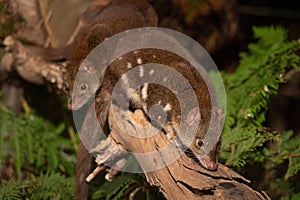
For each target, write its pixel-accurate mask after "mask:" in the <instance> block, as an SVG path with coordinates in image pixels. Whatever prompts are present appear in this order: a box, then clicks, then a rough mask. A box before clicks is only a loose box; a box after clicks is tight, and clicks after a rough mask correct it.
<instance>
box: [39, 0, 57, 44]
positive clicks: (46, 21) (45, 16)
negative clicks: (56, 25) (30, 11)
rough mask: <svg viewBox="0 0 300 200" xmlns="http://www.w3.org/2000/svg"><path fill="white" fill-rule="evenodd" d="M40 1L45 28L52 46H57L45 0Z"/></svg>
mask: <svg viewBox="0 0 300 200" xmlns="http://www.w3.org/2000/svg"><path fill="white" fill-rule="evenodd" d="M38 2H39V8H40V11H41V15H42V19H43V23H44V26H45V29H46V31H47V34H48V37H49V40H50V46H51V47H52V48H55V47H56V43H55V38H54V34H53V32H52V29H51V27H50V25H49V21H48V17H47V12H46V8H45V4H44V1H43V0H39V1H38Z"/></svg>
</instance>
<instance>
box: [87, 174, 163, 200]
mask: <svg viewBox="0 0 300 200" xmlns="http://www.w3.org/2000/svg"><path fill="white" fill-rule="evenodd" d="M150 193H151V197H150ZM128 198H129V199H163V197H162V195H161V194H160V193H159V192H158V190H157V189H156V188H153V187H150V186H149V185H148V184H147V182H146V180H145V178H144V176H142V175H138V174H128V173H122V174H121V175H119V176H117V177H116V178H114V179H113V180H112V181H111V182H108V181H105V182H103V184H102V185H101V187H100V189H99V188H98V189H97V191H96V192H94V193H93V195H92V199H95V200H96V199H112V200H119V199H128Z"/></svg>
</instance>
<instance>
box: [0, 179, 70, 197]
mask: <svg viewBox="0 0 300 200" xmlns="http://www.w3.org/2000/svg"><path fill="white" fill-rule="evenodd" d="M74 182H75V180H74V178H66V177H65V176H63V175H61V174H58V173H52V174H45V175H44V174H41V175H40V176H38V177H34V178H32V179H30V180H27V181H25V182H23V183H20V182H17V183H15V182H13V181H9V182H7V183H4V181H3V182H2V187H0V199H24V198H25V197H27V198H29V199H33V200H34V199H73V198H74V192H73V190H74V186H75V185H74Z"/></svg>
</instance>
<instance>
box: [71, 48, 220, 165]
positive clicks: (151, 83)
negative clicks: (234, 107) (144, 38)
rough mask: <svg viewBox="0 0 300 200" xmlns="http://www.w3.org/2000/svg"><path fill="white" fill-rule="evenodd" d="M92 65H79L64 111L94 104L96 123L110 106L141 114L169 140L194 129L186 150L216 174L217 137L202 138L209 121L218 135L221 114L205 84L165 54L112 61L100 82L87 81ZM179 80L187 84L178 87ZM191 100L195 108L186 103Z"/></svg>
mask: <svg viewBox="0 0 300 200" xmlns="http://www.w3.org/2000/svg"><path fill="white" fill-rule="evenodd" d="M97 63H100V61H96V62H94V64H93V61H89V60H85V61H83V63H82V67H81V68H80V70H79V72H78V73H80V76H79V77H80V78H79V79H78V80H77V82H76V84H75V85H74V87H72V88H70V89H69V92H70V98H69V108H71V109H73V110H76V109H79V108H81V107H82V106H83V105H84V104H86V103H87V102H88V101H89V100H91V98H95V102H96V105H95V106H96V111H97V114H98V116H101V117H100V118H101V120H102V123H104V121H103V120H104V119H106V118H107V112H108V108H109V105H110V103H114V104H117V105H118V106H120V107H124V109H131V110H135V109H142V110H143V111H144V113H145V116H146V117H148V119H149V121H150V122H151V123H152V124H153V125H154V126H155V127H157V128H162V130H163V131H164V132H165V134H166V135H167V136H168V138H169V139H174V138H176V137H179V138H183V139H184V138H185V137H189V136H186V134H188V133H186V132H185V130H186V129H181V125H182V124H184V125H185V126H186V127H187V128H189V127H194V129H195V130H196V134H195V136H193V140H192V142H191V145H190V146H189V149H190V150H192V152H193V153H194V155H195V156H196V158H198V160H199V161H200V162H201V164H202V165H203V166H204V167H205V168H207V169H208V170H212V171H213V170H216V169H217V152H218V149H219V144H220V141H219V137H218V136H217V137H216V138H211V137H207V132H208V128H209V125H210V121H211V118H214V120H212V121H213V124H212V126H213V131H219V127H220V126H221V117H222V110H221V109H219V108H218V107H216V104H215V102H213V101H212V100H211V99H213V98H211V94H210V91H209V89H208V85H207V83H206V82H205V81H204V80H203V78H202V77H201V75H200V74H199V73H198V71H197V70H196V69H195V68H194V67H193V66H191V64H190V63H189V62H188V61H186V60H184V59H183V58H182V57H180V56H178V55H176V54H174V53H172V52H169V51H166V50H161V49H152V48H147V49H138V50H135V51H132V52H128V53H126V54H124V55H122V56H121V57H119V58H118V59H116V60H114V61H113V62H112V63H111V65H110V66H109V67H108V68H107V70H106V72H105V74H104V76H103V78H101V79H99V77H94V76H93V74H94V73H95V72H96V70H97V69H96V68H97ZM93 77H94V78H93ZM184 80H186V81H187V83H188V84H183V85H184V87H182V86H181V83H183V82H184ZM188 86H190V87H188ZM193 94H194V95H195V98H196V100H197V104H196V105H195V104H194V105H192V102H190V99H191V97H192V95H193ZM212 95H214V94H212ZM182 99H184V100H183V101H182V102H181V101H180V100H182ZM214 140H217V141H214ZM210 143H214V145H213V147H211V146H210V145H209V144H210Z"/></svg>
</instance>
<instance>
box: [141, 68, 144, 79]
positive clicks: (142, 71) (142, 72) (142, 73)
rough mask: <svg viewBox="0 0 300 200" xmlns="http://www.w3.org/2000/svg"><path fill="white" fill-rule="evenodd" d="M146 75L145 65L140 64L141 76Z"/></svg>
mask: <svg viewBox="0 0 300 200" xmlns="http://www.w3.org/2000/svg"><path fill="white" fill-rule="evenodd" d="M143 76H144V67H143V66H140V77H143Z"/></svg>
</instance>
